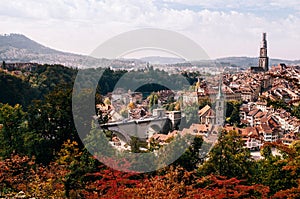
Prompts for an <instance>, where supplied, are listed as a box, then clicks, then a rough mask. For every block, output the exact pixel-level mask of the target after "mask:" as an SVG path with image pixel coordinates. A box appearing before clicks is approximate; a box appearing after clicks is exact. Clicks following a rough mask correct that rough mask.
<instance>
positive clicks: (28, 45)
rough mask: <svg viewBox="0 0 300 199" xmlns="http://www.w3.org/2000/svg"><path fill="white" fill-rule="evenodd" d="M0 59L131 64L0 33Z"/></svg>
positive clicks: (77, 64) (72, 64)
mask: <svg viewBox="0 0 300 199" xmlns="http://www.w3.org/2000/svg"><path fill="white" fill-rule="evenodd" d="M0 61H6V62H34V63H39V64H62V65H65V66H68V67H78V68H90V67H109V66H114V65H117V66H120V65H122V66H124V67H126V66H128V67H130V66H132V62H130V61H126V60H108V59H97V58H93V57H90V56H86V55H78V54H73V53H67V52H61V51H58V50H53V49H51V48H48V47H46V46H43V45H41V44H39V43H37V42H35V41H33V40H31V39H29V38H28V37H26V36H24V35H22V34H5V35H0ZM109 64H112V65H109Z"/></svg>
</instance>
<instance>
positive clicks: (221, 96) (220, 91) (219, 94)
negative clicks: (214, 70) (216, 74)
mask: <svg viewBox="0 0 300 199" xmlns="http://www.w3.org/2000/svg"><path fill="white" fill-rule="evenodd" d="M222 78H223V77H222V73H221V75H220V80H219V91H218V94H217V99H221V98H223V93H222Z"/></svg>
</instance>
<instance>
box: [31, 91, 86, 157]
mask: <svg viewBox="0 0 300 199" xmlns="http://www.w3.org/2000/svg"><path fill="white" fill-rule="evenodd" d="M71 98H72V89H71V88H69V87H67V86H59V87H57V88H56V89H55V90H54V91H53V92H51V93H49V94H48V95H46V96H45V100H44V101H40V100H39V101H35V102H34V104H33V105H32V106H31V107H30V108H29V112H28V126H29V129H30V131H31V132H34V133H35V136H34V137H35V140H36V141H37V143H32V145H33V144H34V145H36V146H33V147H34V148H35V150H34V151H33V153H37V154H38V155H39V156H38V157H37V160H38V161H42V162H48V161H51V159H53V157H54V155H55V154H56V153H57V152H59V151H60V148H61V146H62V144H63V143H64V142H65V141H67V140H68V139H70V140H71V141H76V142H77V143H78V144H79V146H81V147H82V144H81V141H80V138H79V136H78V134H77V131H76V129H75V125H74V122H73V114H72V101H71ZM40 147H43V148H44V150H43V151H44V152H45V153H46V154H39V152H38V149H40ZM47 149H48V150H47ZM45 150H46V151H45ZM40 158H41V159H40Z"/></svg>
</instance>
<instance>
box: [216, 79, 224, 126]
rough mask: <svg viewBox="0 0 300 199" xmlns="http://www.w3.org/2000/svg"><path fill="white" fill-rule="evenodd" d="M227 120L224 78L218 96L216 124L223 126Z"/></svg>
mask: <svg viewBox="0 0 300 199" xmlns="http://www.w3.org/2000/svg"><path fill="white" fill-rule="evenodd" d="M224 120H225V99H224V96H223V93H222V78H221V81H220V83H219V92H218V94H217V97H216V123H215V124H216V125H217V126H223V124H224Z"/></svg>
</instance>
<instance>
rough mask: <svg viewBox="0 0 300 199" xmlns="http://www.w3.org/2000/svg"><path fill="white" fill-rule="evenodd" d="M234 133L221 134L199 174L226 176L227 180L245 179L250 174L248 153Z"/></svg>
mask: <svg viewBox="0 0 300 199" xmlns="http://www.w3.org/2000/svg"><path fill="white" fill-rule="evenodd" d="M243 144H244V143H243V141H242V140H241V138H240V137H239V135H238V134H237V132H236V131H229V132H226V131H224V132H222V133H221V135H220V137H219V140H218V143H217V144H216V145H215V146H214V147H213V149H212V150H211V151H210V153H209V155H208V160H207V161H206V162H205V163H204V165H203V166H201V167H200V168H199V172H200V173H202V174H204V175H208V174H211V173H214V174H216V175H221V176H227V177H229V178H233V177H236V178H247V177H249V174H250V172H251V170H250V168H251V156H250V151H249V150H248V149H246V148H244V146H243Z"/></svg>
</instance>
